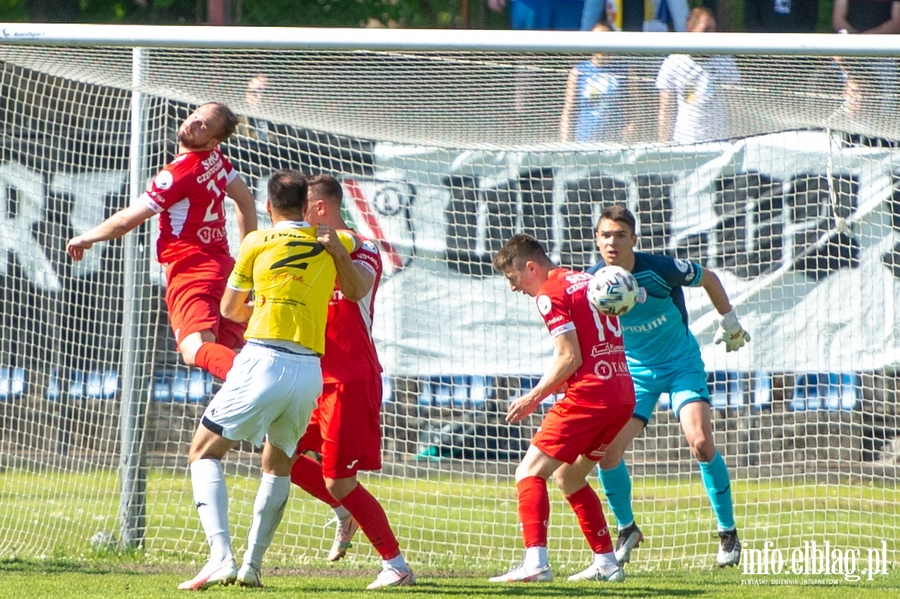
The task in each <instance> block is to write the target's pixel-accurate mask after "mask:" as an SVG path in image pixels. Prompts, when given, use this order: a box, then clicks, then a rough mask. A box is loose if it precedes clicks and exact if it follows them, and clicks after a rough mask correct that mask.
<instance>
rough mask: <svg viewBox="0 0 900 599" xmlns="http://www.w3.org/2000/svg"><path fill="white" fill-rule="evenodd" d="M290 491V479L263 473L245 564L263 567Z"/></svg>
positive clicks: (248, 537)
mask: <svg viewBox="0 0 900 599" xmlns="http://www.w3.org/2000/svg"><path fill="white" fill-rule="evenodd" d="M290 490H291V479H290V477H288V476H275V475H274V474H266V473H263V475H262V479H261V480H260V482H259V491H257V493H256V501H255V502H254V503H253V524H252V525H251V526H250V534H249V535H248V536H247V552H246V553H245V554H244V563H245V564H248V563H249V564H250V565H251V566H253V567H254V568H256V569H257V570H259V569H260V568H261V567H262V560H263V555H265V553H266V549H268V548H269V545H271V544H272V538H273V537H274V536H275V529H276V528H278V524H279V523H280V522H281V517H282V516H283V515H284V506H285V505H287V500H288V495H289V494H290Z"/></svg>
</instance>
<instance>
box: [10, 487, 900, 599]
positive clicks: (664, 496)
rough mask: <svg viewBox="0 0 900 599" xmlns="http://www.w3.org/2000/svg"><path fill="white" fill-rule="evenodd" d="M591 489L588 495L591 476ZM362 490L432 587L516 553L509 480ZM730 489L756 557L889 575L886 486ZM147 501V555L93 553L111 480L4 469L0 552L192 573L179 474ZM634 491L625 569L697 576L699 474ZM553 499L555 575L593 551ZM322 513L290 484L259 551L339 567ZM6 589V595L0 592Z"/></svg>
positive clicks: (242, 499)
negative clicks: (778, 556) (769, 546)
mask: <svg viewBox="0 0 900 599" xmlns="http://www.w3.org/2000/svg"><path fill="white" fill-rule="evenodd" d="M592 482H593V484H594V486H595V487H596V486H597V482H596V479H593V481H592ZM366 484H367V486H368V487H369V488H370V489H371V490H372V492H373V494H375V496H376V497H378V498H379V499H381V501H382V503H383V504H384V507H385V509H386V511H387V513H388V515H389V517H390V518H391V521H392V524H393V525H394V528H395V530H396V532H397V536H398V538H399V539H400V542H401V544H402V547H403V550H404V553H405V555H406V556H407V558H408V559H409V560H410V562H411V563H412V564H413V565H414V566H415V567H416V569H417V570H419V571H424V572H431V573H433V575H435V576H436V577H437V578H438V579H440V575H441V574H442V573H444V574H453V575H454V576H455V575H462V576H465V575H478V576H481V577H483V576H485V575H487V574H491V573H497V572H498V571H501V570H503V569H504V568H506V567H507V565H508V564H509V563H510V562H511V561H512V560H514V559H519V558H520V556H521V551H522V550H521V541H520V536H519V532H518V525H517V523H516V494H515V487H514V484H513V482H512V480H510V479H508V478H505V477H491V476H480V475H473V474H456V475H450V474H447V473H435V474H433V475H431V476H428V477H420V478H415V479H414V478H389V477H384V476H378V475H374V476H371V477H369V479H368V480H367V481H366ZM228 485H229V492H230V496H231V503H230V510H231V526H232V536H233V539H234V545H235V550H236V551H237V552H241V551H242V550H243V541H244V539H245V538H246V534H247V527H248V525H249V522H250V511H251V508H252V503H253V498H254V496H255V493H256V487H257V480H256V478H255V477H248V476H235V475H229V476H228ZM733 491H734V501H735V511H736V517H737V521H738V525H739V529H740V532H741V538H742V540H743V541H744V543H745V545H749V547H750V548H752V549H761V548H762V547H763V544H764V543H765V542H772V543H774V547H775V548H777V549H779V550H781V551H783V552H785V553H786V554H788V553H789V552H790V551H793V550H795V549H799V548H802V547H803V544H804V542H810V541H815V542H816V543H818V545H819V546H822V545H823V543H824V542H825V541H828V542H829V543H830V545H831V547H832V548H839V549H841V550H847V549H859V550H861V551H862V552H863V553H865V552H866V551H867V550H868V549H875V548H880V547H881V541H882V540H884V541H885V542H886V543H887V544H888V545H887V551H888V556H889V562H890V563H891V564H892V566H893V567H896V566H897V565H898V562H900V549H898V544H897V540H896V539H897V537H898V536H900V513H898V509H897V508H898V506H900V493H898V491H897V488H896V486H895V485H893V484H890V485H887V484H875V483H870V482H865V483H863V482H859V481H849V480H848V481H847V482H845V483H842V484H817V483H816V481H815V480H808V481H807V480H804V479H802V478H799V477H798V478H786V479H784V480H778V479H772V480H762V481H750V480H736V481H734V484H733ZM147 497H148V514H147V535H146V543H145V547H144V551H142V552H140V553H137V554H135V555H124V556H119V555H117V554H114V553H111V552H108V551H97V550H95V549H93V548H91V547H90V545H89V543H88V539H89V538H90V537H91V535H93V534H94V533H95V532H97V531H98V530H111V531H115V530H117V525H116V518H117V510H118V506H117V502H118V498H119V492H118V485H117V482H116V473H115V472H113V471H108V470H96V471H92V472H88V473H64V472H58V471H47V472H44V473H24V472H22V471H14V470H10V469H8V470H4V471H0V558H20V559H26V560H31V559H34V558H45V559H46V558H50V559H56V560H75V562H74V563H77V564H81V563H85V564H113V565H115V564H116V563H117V561H120V560H121V561H122V562H123V563H133V564H140V565H141V567H144V568H148V567H154V568H159V569H160V570H161V571H167V572H171V571H173V569H178V568H181V569H182V572H181V575H186V574H188V573H189V571H190V570H193V569H195V568H196V567H198V565H199V564H201V563H202V562H203V561H204V559H205V556H206V543H205V540H204V538H203V535H202V532H201V530H200V525H199V522H198V520H197V517H196V511H195V509H194V506H193V501H192V499H191V493H190V483H189V480H188V476H187V474H186V472H170V471H152V472H151V473H150V477H149V480H148V491H147ZM634 497H635V512H636V514H637V515H638V518H639V523H640V525H641V526H642V528H643V530H644V533H645V536H646V540H645V542H644V544H643V545H642V546H641V548H640V549H639V550H638V551H637V553H636V554H635V561H634V562H633V563H632V564H631V565H630V566H629V575H630V576H639V575H642V574H643V573H653V572H656V571H659V570H665V571H667V574H666V576H668V572H671V571H681V569H683V568H688V569H690V571H692V572H694V571H696V572H703V571H704V570H705V568H707V567H708V565H709V563H710V561H711V559H712V556H713V555H714V553H715V549H716V543H717V538H716V537H715V534H714V532H713V531H714V528H715V521H714V519H713V516H712V511H711V510H710V508H709V505H708V500H707V499H706V494H705V491H704V490H703V487H702V484H701V483H700V481H699V477H697V476H693V477H690V476H681V477H669V478H664V477H638V478H637V479H636V480H635V486H634ZM551 499H552V507H551V509H552V516H551V523H550V524H551V529H550V547H549V549H550V555H551V560H552V563H553V564H554V567H555V568H556V569H557V572H558V573H559V574H568V573H572V572H574V571H577V570H578V569H581V568H582V567H584V565H585V564H586V563H587V562H588V560H589V559H590V554H589V551H588V549H587V547H586V544H585V542H584V540H583V538H582V536H581V533H580V532H579V531H578V529H577V525H576V523H575V519H574V517H573V516H572V514H571V511H570V509H569V508H568V505H567V504H566V502H565V501H564V500H563V498H562V497H561V494H560V493H559V492H558V491H556V490H552V491H551ZM330 516H331V513H330V510H329V509H328V508H327V506H324V505H323V504H320V503H318V502H316V501H313V500H311V499H309V498H307V497H306V496H305V495H304V494H303V493H302V492H300V491H299V490H295V491H294V493H293V496H292V499H291V501H290V503H289V505H288V510H287V512H286V514H285V518H284V520H283V522H282V526H281V527H280V530H279V533H278V534H277V535H276V538H275V542H274V544H273V546H272V548H271V549H270V552H269V554H268V555H267V563H266V566H267V569H271V568H275V567H278V568H281V569H290V568H297V567H303V568H310V569H312V570H314V571H321V572H325V573H332V572H341V571H342V570H341V569H337V570H335V569H334V568H332V567H331V565H330V564H328V562H327V561H326V560H325V559H324V558H325V555H326V554H327V550H328V547H329V546H330V542H331V535H332V528H331V527H330V526H327V527H326V526H325V525H326V523H327V522H328V520H329V518H330ZM358 540H359V542H358V543H356V544H355V546H354V548H353V549H352V550H351V553H350V555H349V556H348V559H347V560H345V561H346V562H347V563H346V564H344V566H343V567H344V568H350V569H351V570H352V571H357V572H360V573H362V572H365V573H366V574H365V576H364V577H363V578H361V579H359V580H357V581H356V584H357V586H359V584H361V583H362V582H364V578H368V577H371V572H372V571H373V569H377V563H378V562H377V555H376V554H375V553H374V552H373V550H372V549H371V547H370V545H369V544H368V543H367V542H366V541H365V539H364V538H362V537H360V539H358ZM129 560H130V561H129ZM12 563H13V564H15V563H17V562H12ZM25 563H30V562H25ZM40 563H46V562H40ZM84 567H85V568H88V569H89V566H84ZM79 568H80V567H79ZM76 570H77V572H75V573H77V574H79V575H81V576H83V575H84V574H83V571H82V570H79V569H76ZM14 572H15V569H13V570H12V571H10V573H14ZM60 574H66V572H65V571H63V572H60ZM360 575H362V574H360ZM717 575H720V574H717ZM110 576H111V575H110ZM175 578H177V576H175ZM104 580H106V578H104ZM173 580H174V578H173ZM701 580H707V579H706V578H702V579H701ZM342 584H343V583H342ZM164 586H165V585H164ZM362 586H365V585H362ZM844 586H846V585H844ZM854 588H856V587H854ZM860 588H862V587H860ZM4 594H5V593H3V592H0V596H3V595H4Z"/></svg>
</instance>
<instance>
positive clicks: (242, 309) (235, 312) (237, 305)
mask: <svg viewBox="0 0 900 599" xmlns="http://www.w3.org/2000/svg"><path fill="white" fill-rule="evenodd" d="M249 297H250V292H248V291H238V290H237V289H232V288H231V287H226V288H225V293H223V294H222V301H221V302H219V311H220V312H221V313H222V316H224V317H225V318H227V319H228V320H232V321H234V322H247V321H249V320H250V316H252V315H253V305H252V304H249V303H247V299H248V298H249Z"/></svg>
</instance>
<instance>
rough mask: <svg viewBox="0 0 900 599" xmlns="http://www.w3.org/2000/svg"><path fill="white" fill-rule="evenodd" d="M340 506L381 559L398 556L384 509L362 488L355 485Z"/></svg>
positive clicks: (398, 552) (398, 546)
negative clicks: (357, 525) (348, 513)
mask: <svg viewBox="0 0 900 599" xmlns="http://www.w3.org/2000/svg"><path fill="white" fill-rule="evenodd" d="M341 505H343V506H344V507H345V508H347V511H348V512H350V514H351V515H352V516H353V518H354V519H355V520H356V521H357V522H358V523H359V527H360V528H361V529H362V531H363V533H364V534H365V535H366V538H368V539H369V542H370V543H372V547H374V548H375V551H377V552H378V555H380V556H381V559H383V560H389V559H391V558H395V557H397V556H398V555H400V544H399V543H398V542H397V537H395V536H394V531H393V530H391V524H390V522H388V518H387V514H385V513H384V508H383V507H381V504H380V503H378V500H377V499H375V497H374V496H373V495H372V494H371V493H369V491H368V490H367V489H366V488H365V487H364V486H362V485H361V484H358V485H356V488H354V489H353V490H352V491H350V493H348V494H347V496H346V497H344V500H343V501H341Z"/></svg>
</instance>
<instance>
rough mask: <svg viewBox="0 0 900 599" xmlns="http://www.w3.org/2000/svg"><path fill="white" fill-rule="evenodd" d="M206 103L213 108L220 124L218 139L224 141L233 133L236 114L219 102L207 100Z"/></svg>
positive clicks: (235, 128) (236, 122)
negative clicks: (220, 132) (220, 129)
mask: <svg viewBox="0 0 900 599" xmlns="http://www.w3.org/2000/svg"><path fill="white" fill-rule="evenodd" d="M206 104H207V105H209V106H212V107H214V108H215V112H216V116H217V117H218V118H219V121H220V122H221V124H222V134H221V135H220V136H219V139H221V140H222V141H225V140H226V139H228V138H229V137H231V136H232V135H233V134H234V132H235V130H237V126H238V117H237V115H236V114H234V112H233V111H232V110H231V109H230V108H228V106H226V105H225V104H222V103H221V102H207V103H206Z"/></svg>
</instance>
